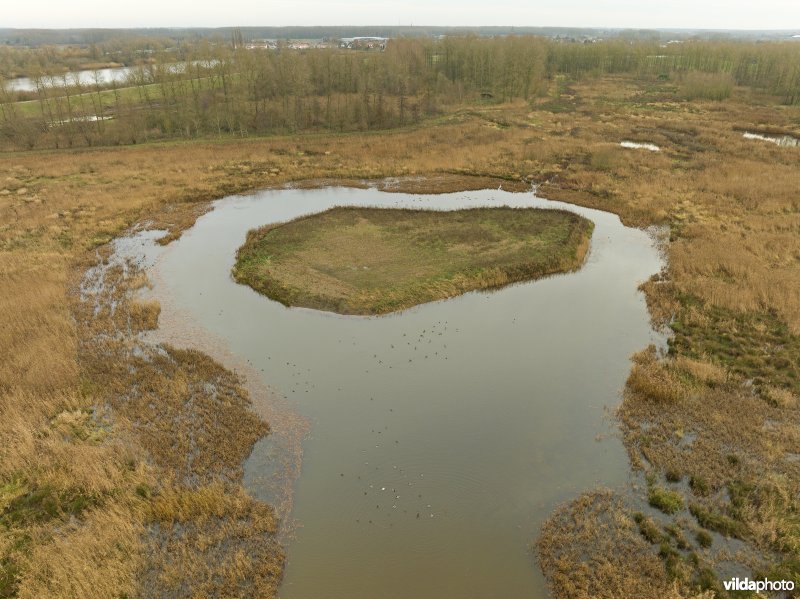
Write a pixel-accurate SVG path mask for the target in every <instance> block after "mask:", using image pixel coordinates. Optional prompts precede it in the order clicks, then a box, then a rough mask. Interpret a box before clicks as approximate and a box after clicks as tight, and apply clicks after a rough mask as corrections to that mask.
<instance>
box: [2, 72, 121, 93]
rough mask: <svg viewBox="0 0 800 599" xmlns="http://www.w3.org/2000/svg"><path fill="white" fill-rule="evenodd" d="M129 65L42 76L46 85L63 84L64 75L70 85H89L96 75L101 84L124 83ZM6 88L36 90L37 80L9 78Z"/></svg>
mask: <svg viewBox="0 0 800 599" xmlns="http://www.w3.org/2000/svg"><path fill="white" fill-rule="evenodd" d="M131 70H132V69H130V68H129V67H117V68H112V69H98V70H96V71H94V70H88V71H73V72H70V73H65V74H64V75H63V76H62V75H53V76H45V77H43V78H42V83H43V84H44V85H45V87H53V86H62V85H64V77H66V80H67V84H68V85H75V83H76V82H77V83H79V84H80V85H82V86H89V85H92V86H93V85H94V84H95V77H97V82H98V83H100V85H109V84H110V83H114V82H117V83H122V82H124V81H126V80H127V78H128V76H129V75H130V73H131ZM3 85H4V86H5V88H6V90H8V91H9V92H17V91H20V92H35V91H36V82H35V81H34V80H33V79H31V78H30V77H19V78H17V79H8V80H7V81H5V82H4V83H3Z"/></svg>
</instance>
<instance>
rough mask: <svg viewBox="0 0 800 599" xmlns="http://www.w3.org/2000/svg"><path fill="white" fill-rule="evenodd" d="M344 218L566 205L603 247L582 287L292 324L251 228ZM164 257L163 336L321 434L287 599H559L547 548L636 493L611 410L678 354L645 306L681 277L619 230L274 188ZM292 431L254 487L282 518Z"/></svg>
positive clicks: (466, 201) (510, 291) (389, 198)
mask: <svg viewBox="0 0 800 599" xmlns="http://www.w3.org/2000/svg"><path fill="white" fill-rule="evenodd" d="M340 205H342V206H344V205H347V206H352V205H359V206H364V205H369V206H380V207H385V208H397V207H412V208H420V207H424V208H430V209H437V210H453V209H461V208H470V207H477V206H499V205H508V206H516V207H540V208H549V207H552V208H562V209H566V210H572V211H574V212H576V213H578V214H581V215H583V216H585V217H587V218H589V219H591V220H592V221H594V223H595V230H594V234H593V238H592V243H591V248H590V251H589V255H588V257H587V261H586V264H585V265H584V267H583V268H582V269H581V270H580V271H578V272H574V273H569V274H562V275H556V276H552V277H549V278H545V279H541V280H538V281H533V282H529V283H523V284H518V285H514V286H510V287H506V288H503V289H501V290H497V291H492V292H473V293H469V294H466V295H463V296H460V297H457V298H454V299H450V300H445V301H440V302H434V303H430V304H425V305H421V306H417V307H415V308H412V309H409V310H406V311H404V312H401V313H397V314H393V315H388V316H382V317H358V316H356V317H353V316H340V315H335V314H331V313H323V312H318V311H314V310H308V309H297V308H286V307H284V306H282V305H280V304H278V303H276V302H273V301H270V300H269V299H267V298H265V297H263V296H260V295H258V294H257V293H256V292H254V291H253V290H252V289H250V288H249V287H246V286H243V285H238V284H236V283H234V282H233V280H232V279H231V275H230V271H231V267H232V266H233V264H234V256H235V252H236V250H237V248H238V247H239V246H240V245H241V244H242V243H243V242H244V240H245V236H246V234H247V231H248V230H250V229H252V228H254V227H257V226H260V225H264V224H267V223H272V222H278V221H285V220H288V219H292V218H295V217H297V216H300V215H304V214H309V213H315V212H319V211H322V210H326V209H328V208H330V207H333V206H340ZM142 244H144V245H142V246H141V247H142V248H143V249H141V250H139V251H142V252H147V251H150V252H152V251H153V250H152V248H153V246H152V241H146V240H143V241H142ZM148 244H149V245H148ZM147 247H150V249H149V250H148V249H147ZM156 254H158V255H156V256H155V258H154V259H153V260H154V262H153V264H152V265H151V266H150V268H149V269H148V272H149V274H150V276H151V279H152V280H153V281H154V288H153V291H152V293H153V295H154V296H155V297H156V298H157V299H159V300H160V301H161V303H162V308H163V311H162V322H163V323H164V329H163V330H162V332H161V335H162V338H163V336H164V335H166V337H167V340H171V341H173V342H176V340H178V339H179V338H180V339H183V344H189V345H194V346H196V347H197V348H198V349H201V350H204V351H209V352H210V353H212V354H214V353H215V352H214V351H212V349H213V348H211V345H213V344H216V345H218V346H224V348H225V352H226V353H227V354H228V355H230V356H232V357H233V358H232V359H233V360H234V362H236V361H238V363H240V364H246V371H247V372H248V373H249V374H248V376H250V377H257V378H259V379H260V380H259V382H260V383H263V384H265V385H268V386H269V387H270V388H271V389H272V390H273V393H274V396H273V397H274V401H275V405H274V406H273V408H274V410H277V411H289V412H292V413H294V414H296V415H298V416H300V417H302V418H304V419H306V420H307V421H308V423H309V434H308V435H307V437H306V438H305V439H304V441H303V443H302V450H303V457H302V469H301V472H300V475H299V477H298V478H297V479H296V480H295V481H294V483H293V491H294V492H293V504H292V508H291V513H290V514H288V513H284V514H282V515H283V516H284V519H285V521H286V522H287V523H296V525H297V526H295V527H291V528H292V532H291V534H289V531H288V528H289V527H287V534H286V538H285V541H286V543H287V554H288V564H287V569H286V574H285V579H284V583H283V586H282V589H281V597H282V598H283V599H308V598H310V597H326V598H330V599H361V598H363V599H367V598H370V599H372V598H374V597H383V598H387V599H392V598H398V599H399V598H401V597H402V598H408V597H415V598H419V599H426V598H430V599H434V598H436V599H440V598H441V597H476V598H488V597H539V596H543V595H545V593H546V590H545V589H546V587H545V582H544V579H543V577H542V575H541V573H540V572H539V569H538V567H537V566H536V562H535V559H534V556H533V555H532V553H531V551H530V545H531V543H532V542H533V541H534V540H535V538H536V536H537V534H538V531H539V528H540V526H541V523H542V522H543V520H544V519H545V518H546V517H547V516H548V514H549V513H550V512H551V511H552V510H553V508H554V507H555V506H556V505H557V504H558V503H560V502H563V501H566V500H569V499H571V498H573V497H574V496H576V495H577V494H578V493H580V492H581V491H583V490H586V489H589V488H592V487H596V486H598V485H603V486H610V487H614V488H624V487H625V486H626V485H627V484H628V482H629V480H628V476H629V467H628V459H627V456H626V453H625V450H624V448H623V446H622V444H621V442H620V440H619V438H618V437H617V436H616V434H615V433H616V425H615V423H614V421H613V418H612V416H611V414H610V410H613V408H614V406H616V405H617V404H618V403H619V401H620V390H621V388H622V387H623V385H624V383H625V379H626V377H627V374H628V371H629V368H630V362H629V357H630V355H631V354H632V353H634V352H636V351H638V350H640V349H642V348H644V347H646V346H647V345H648V344H650V343H656V344H659V345H662V344H663V343H664V339H663V338H662V337H660V336H659V335H658V334H656V333H655V332H654V331H653V330H652V329H651V326H650V324H649V319H648V314H647V309H646V306H645V302H644V297H643V295H642V294H641V292H639V291H638V290H637V287H638V285H639V284H640V283H642V282H643V281H645V280H646V279H647V278H649V277H650V276H651V275H652V274H654V273H656V272H658V271H659V270H660V269H661V267H662V261H661V258H660V255H659V252H658V250H657V247H656V243H655V241H654V239H653V237H652V236H651V235H649V234H648V233H647V232H645V231H642V230H639V229H633V228H628V227H625V226H623V225H622V224H621V223H620V220H619V218H618V217H617V216H615V215H612V214H609V213H605V212H601V211H597V210H591V209H586V208H580V207H576V206H572V205H569V204H564V203H561V202H550V201H548V200H544V199H541V198H537V197H535V195H534V194H533V193H509V192H504V191H501V190H483V191H474V192H464V193H454V194H445V195H406V194H400V193H384V192H380V191H377V190H374V189H349V188H338V187H331V188H323V189H312V190H296V189H286V190H269V191H262V192H258V193H253V194H252V195H247V196H234V197H228V198H224V199H222V200H219V201H217V202H216V203H215V207H214V209H213V210H212V211H211V212H209V213H208V214H206V215H204V216H202V217H201V218H200V219H199V220H198V221H197V223H196V224H195V226H194V227H193V228H192V229H190V230H189V231H187V232H186V233H185V234H184V235H183V237H182V238H181V239H180V240H178V241H177V242H174V243H173V244H171V245H170V246H168V247H167V248H166V250H163V251H161V250H159V251H158V252H156ZM170 322H172V325H169V323H170ZM179 322H182V323H183V324H179V325H175V323H179ZM170 326H171V329H170ZM180 329H184V330H183V331H181V330H180ZM186 329H193V330H194V331H195V333H197V334H184V333H186ZM170 330H171V331H172V332H171V333H170ZM187 339H188V341H187ZM192 339H194V341H192ZM209 340H211V341H209ZM216 355H220V353H219V352H216ZM275 406H277V407H275ZM291 420H292V419H291V418H289V419H285V418H283V419H282V418H278V419H276V420H274V421H273V423H272V424H273V434H272V435H270V436H269V437H267V438H265V439H263V440H262V441H260V442H259V443H258V444H257V445H256V447H255V449H254V451H253V453H252V455H251V457H250V458H249V460H248V461H247V463H246V467H245V469H246V474H245V479H246V480H245V483H246V485H247V487H248V488H249V489H250V491H251V492H252V493H254V494H255V495H256V496H259V497H261V498H263V499H265V500H268V501H272V502H280V501H279V498H277V497H276V493H277V491H276V489H277V488H279V487H280V485H279V484H277V481H276V477H277V478H278V479H280V478H281V476H291V475H290V474H289V473H288V471H286V472H284V473H283V475H282V474H281V468H280V467H276V464H280V463H282V462H283V461H284V460H285V459H286V456H281V455H280V454H281V452H282V451H287V450H286V447H287V446H288V444H286V443H283V442H282V441H281V439H282V438H283V439H285V438H287V437H288V436H290V433H289V432H288V431H286V430H281V429H282V427H283V426H285V425H284V422H288V421H291ZM290 482H291V481H290Z"/></svg>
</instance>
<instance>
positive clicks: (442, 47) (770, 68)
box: [0, 36, 800, 148]
mask: <svg viewBox="0 0 800 599" xmlns="http://www.w3.org/2000/svg"><path fill="white" fill-rule="evenodd" d="M148 43H149V42H148ZM47 51H48V49H46V48H44V49H37V50H29V52H31V53H33V54H32V56H35V57H36V60H38V61H39V69H38V71H37V72H41V73H45V72H47V60H48V59H47V54H46V52H47ZM49 51H50V52H52V50H49ZM5 52H20V50H5ZM36 53H39V54H36ZM180 57H181V62H175V60H176V54H175V53H174V52H163V51H158V52H153V54H152V55H151V59H150V60H149V63H148V64H145V65H143V66H137V67H134V68H132V69H131V72H130V73H129V75H128V77H127V79H126V80H125V81H123V82H115V83H103V82H102V81H101V80H100V79H99V77H98V78H96V79H95V81H94V82H93V83H92V84H88V85H87V84H86V83H85V82H83V83H82V82H80V81H78V80H76V79H75V78H72V77H70V76H68V75H59V76H57V77H55V78H50V79H48V78H47V77H45V76H44V75H43V74H42V75H41V76H38V77H34V78H32V79H33V81H34V83H35V87H36V91H33V92H11V91H8V90H6V89H4V91H2V92H0V93H1V94H2V95H1V96H0V102H2V103H1V104H0V139H2V144H3V146H5V147H6V148H37V147H72V146H81V145H103V144H133V143H141V142H146V141H150V140H155V139H169V138H178V137H180V138H193V137H200V136H209V135H214V136H224V135H241V136H245V135H261V134H270V133H287V132H295V131H302V130H327V131H365V130H373V129H385V128H390V127H398V126H404V125H409V124H413V123H416V122H419V121H420V120H421V119H422V118H424V117H426V116H429V115H433V114H436V113H437V112H438V111H439V110H441V109H443V108H444V107H448V106H453V105H459V104H469V103H476V102H482V103H487V102H488V103H492V102H506V101H510V100H514V99H524V100H532V99H535V98H537V97H542V96H547V94H548V93H553V92H552V89H553V87H554V86H552V82H553V80H554V79H556V78H564V79H565V80H567V81H569V80H576V79H581V78H585V77H593V76H601V75H606V74H631V75H634V76H637V77H640V78H642V79H644V80H648V79H652V80H653V81H654V82H676V83H683V82H684V81H685V80H686V79H687V77H688V83H687V86H686V90H685V93H684V95H680V94H676V95H675V97H674V98H673V99H676V100H680V99H692V98H704V99H710V100H722V99H724V98H725V97H727V96H729V95H730V94H731V93H732V89H733V88H734V86H749V87H752V88H754V89H756V90H758V91H761V92H766V93H768V94H773V95H775V96H776V98H777V101H779V102H783V103H786V104H798V103H800V44H797V43H791V42H786V43H781V42H770V43H750V42H713V41H686V42H682V43H675V44H661V43H658V42H647V41H630V40H625V39H618V40H612V41H601V42H596V43H585V44H584V43H563V42H558V41H554V40H549V39H546V38H542V37H535V36H507V37H494V38H481V37H477V36H464V37H445V38H442V39H439V40H434V39H419V38H417V39H404V38H400V39H392V40H390V41H389V43H388V45H387V47H386V50H385V51H382V52H381V51H353V50H344V49H338V48H327V49H309V50H293V49H289V48H286V47H283V48H281V47H279V48H278V49H277V50H247V49H244V48H241V47H239V48H236V49H232V48H231V47H229V46H228V45H227V44H222V43H216V44H212V43H209V42H208V41H202V42H199V43H197V44H196V45H195V46H194V47H191V48H183V49H182V50H181V53H180ZM6 58H7V59H8V57H6ZM9 60H10V59H9ZM31 60H33V58H31ZM53 62H58V61H55V60H54V59H53ZM61 62H63V61H61ZM0 83H2V82H0ZM555 88H556V90H557V89H558V88H559V86H555ZM26 93H27V95H25V94H26ZM556 93H557V92H556ZM22 98H27V99H22Z"/></svg>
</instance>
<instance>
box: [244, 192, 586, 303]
mask: <svg viewBox="0 0 800 599" xmlns="http://www.w3.org/2000/svg"><path fill="white" fill-rule="evenodd" d="M591 231H592V225H591V222H589V221H587V220H586V219H583V218H581V217H579V216H577V215H575V214H572V213H569V212H564V211H556V210H536V209H514V208H507V207H504V208H478V209H473V210H457V211H452V212H437V211H431V210H386V209H379V208H334V209H332V210H328V211H326V212H323V213H320V214H316V215H313V216H308V217H304V218H300V219H297V220H294V221H291V222H289V223H284V224H280V225H271V226H267V227H263V228H260V229H256V230H255V231H251V232H250V234H249V235H248V237H247V242H246V243H245V245H244V246H242V247H241V248H240V250H239V252H238V254H237V262H236V266H235V267H234V277H235V279H236V280H237V281H239V282H240V283H244V284H246V285H249V286H250V287H252V288H253V289H255V290H256V291H258V292H260V293H263V294H264V295H266V296H267V297H270V298H272V299H274V300H277V301H279V302H281V303H282V304H285V305H287V306H303V307H306V308H316V309H320V310H329V311H333V312H339V313H340V314H385V313H387V312H392V311H395V310H402V309H404V308H408V307H411V306H415V305H417V304H422V303H425V302H430V301H434V300H438V299H444V298H448V297H453V296H455V295H459V294H461V293H465V292H467V291H473V290H475V289H489V288H494V287H500V286H502V285H507V284H509V283H515V282H518V281H525V280H530V279H535V278H538V277H542V276H545V275H548V274H552V273H556V272H562V271H566V270H573V269H575V268H578V267H579V266H580V265H581V264H582V262H583V258H584V256H585V254H586V250H587V249H588V245H589V237H590V236H591Z"/></svg>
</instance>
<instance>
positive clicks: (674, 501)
mask: <svg viewBox="0 0 800 599" xmlns="http://www.w3.org/2000/svg"><path fill="white" fill-rule="evenodd" d="M647 500H648V502H649V503H650V505H651V506H652V507H654V508H656V509H659V510H661V511H662V512H664V513H665V514H674V513H676V512H678V511H680V510H682V509H683V496H682V495H681V494H680V493H678V492H677V491H671V490H669V489H665V488H664V487H657V486H655V487H650V491H649V493H648V495H647Z"/></svg>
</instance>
